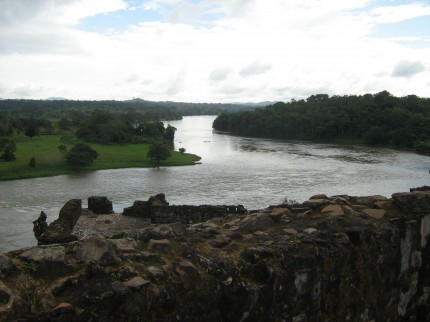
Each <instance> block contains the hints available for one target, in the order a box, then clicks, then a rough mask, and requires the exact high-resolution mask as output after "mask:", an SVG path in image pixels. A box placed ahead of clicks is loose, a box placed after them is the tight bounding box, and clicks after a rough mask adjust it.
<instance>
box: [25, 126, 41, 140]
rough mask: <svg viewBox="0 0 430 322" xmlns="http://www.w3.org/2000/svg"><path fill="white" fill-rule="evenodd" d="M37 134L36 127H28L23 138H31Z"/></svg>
mask: <svg viewBox="0 0 430 322" xmlns="http://www.w3.org/2000/svg"><path fill="white" fill-rule="evenodd" d="M37 132H38V129H37V127H36V126H33V125H31V126H29V127H27V128H26V129H25V136H28V137H29V138H32V137H33V136H36V135H37Z"/></svg>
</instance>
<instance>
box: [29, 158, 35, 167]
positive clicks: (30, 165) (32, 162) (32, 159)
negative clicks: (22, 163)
mask: <svg viewBox="0 0 430 322" xmlns="http://www.w3.org/2000/svg"><path fill="white" fill-rule="evenodd" d="M28 166H29V167H32V168H35V167H36V158H35V157H32V158H31V159H30V162H29V163H28Z"/></svg>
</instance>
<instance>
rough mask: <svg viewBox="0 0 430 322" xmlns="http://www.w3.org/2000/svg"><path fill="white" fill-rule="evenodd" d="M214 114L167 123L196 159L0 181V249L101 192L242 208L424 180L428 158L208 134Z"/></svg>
mask: <svg viewBox="0 0 430 322" xmlns="http://www.w3.org/2000/svg"><path fill="white" fill-rule="evenodd" d="M214 118H215V117H214V116H190V117H184V119H183V120H181V121H172V122H169V124H171V125H172V126H175V127H176V128H177V132H176V137H175V148H176V150H177V149H178V148H181V147H183V148H185V149H186V151H187V152H190V153H195V154H197V155H200V156H201V157H202V160H201V162H202V164H199V165H194V166H184V167H170V168H163V167H161V168H159V169H157V168H152V169H139V168H133V169H119V170H101V171H95V172H92V173H84V174H74V175H61V176H56V177H49V178H36V179H27V180H14V181H4V182H0V222H1V225H0V250H3V251H8V250H13V249H18V248H21V247H26V246H31V245H35V244H36V240H35V239H34V236H33V232H32V228H33V225H32V221H33V220H35V219H36V218H37V217H38V215H39V213H40V211H42V210H43V211H45V212H46V213H47V214H48V222H50V221H52V220H54V219H56V218H57V217H58V211H59V209H60V208H61V207H62V206H63V205H64V203H66V202H67V201H68V200H69V199H72V198H81V199H83V205H84V206H86V204H87V202H86V200H87V198H88V197H89V196H92V195H104V196H107V197H108V198H109V199H110V200H112V202H113V203H114V210H115V211H117V212H122V209H123V208H124V207H128V206H130V205H132V203H133V201H134V200H147V199H148V198H149V197H150V196H151V195H154V194H157V193H160V192H163V193H165V194H166V198H167V200H168V201H169V202H170V204H196V205H197V204H212V205H215V204H243V205H244V206H245V207H246V208H248V209H257V208H264V207H267V206H269V205H273V204H279V203H281V202H282V201H283V199H284V198H285V197H287V198H288V199H290V200H296V201H304V200H306V199H308V198H309V197H310V196H311V195H314V194H317V193H326V194H327V195H336V194H349V195H362V196H364V195H371V194H381V195H384V196H387V197H389V196H391V194H392V193H394V192H400V191H409V188H410V187H417V186H421V185H425V184H430V176H429V172H428V171H429V169H430V158H429V157H426V156H422V155H417V154H414V153H409V152H404V151H396V150H390V149H381V148H371V147H357V146H343V145H342V146H339V145H331V144H316V143H304V142H286V141H279V140H268V139H254V138H244V137H237V136H231V135H227V134H221V133H216V132H214V131H213V130H212V122H213V120H214Z"/></svg>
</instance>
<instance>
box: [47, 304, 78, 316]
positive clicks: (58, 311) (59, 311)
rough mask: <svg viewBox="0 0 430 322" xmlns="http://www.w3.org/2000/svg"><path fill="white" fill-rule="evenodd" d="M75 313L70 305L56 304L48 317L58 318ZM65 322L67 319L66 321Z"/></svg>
mask: <svg viewBox="0 0 430 322" xmlns="http://www.w3.org/2000/svg"><path fill="white" fill-rule="evenodd" d="M69 313H72V314H73V313H75V307H74V306H73V305H72V304H70V303H65V302H63V303H60V304H58V305H57V306H56V307H55V308H54V309H53V310H52V311H51V313H50V317H51V318H52V317H58V316H60V315H64V314H69ZM66 320H67V319H66Z"/></svg>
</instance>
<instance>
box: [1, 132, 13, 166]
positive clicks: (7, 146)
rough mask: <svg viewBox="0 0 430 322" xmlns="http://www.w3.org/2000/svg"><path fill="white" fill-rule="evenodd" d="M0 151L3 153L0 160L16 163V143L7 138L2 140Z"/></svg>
mask: <svg viewBox="0 0 430 322" xmlns="http://www.w3.org/2000/svg"><path fill="white" fill-rule="evenodd" d="M0 151H3V154H2V155H1V156H0V159H3V160H4V161H15V160H16V157H15V154H14V152H15V151H16V144H15V141H13V140H11V139H7V138H3V139H0Z"/></svg>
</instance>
